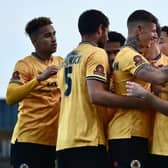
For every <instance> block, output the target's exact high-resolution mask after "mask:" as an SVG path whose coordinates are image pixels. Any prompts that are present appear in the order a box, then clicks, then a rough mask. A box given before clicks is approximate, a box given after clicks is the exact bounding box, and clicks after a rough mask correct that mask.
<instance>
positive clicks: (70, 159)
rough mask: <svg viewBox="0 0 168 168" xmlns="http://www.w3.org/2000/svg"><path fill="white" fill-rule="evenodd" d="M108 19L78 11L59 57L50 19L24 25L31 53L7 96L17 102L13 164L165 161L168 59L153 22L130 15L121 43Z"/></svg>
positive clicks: (105, 167)
mask: <svg viewBox="0 0 168 168" xmlns="http://www.w3.org/2000/svg"><path fill="white" fill-rule="evenodd" d="M109 24H110V23H109V19H108V17H107V16H106V15H105V14H104V13H102V12H101V11H99V10H87V11H84V12H83V13H82V14H81V15H80V17H79V20H78V29H79V33H80V35H81V41H80V43H79V44H78V45H77V46H76V48H75V49H73V50H72V51H70V52H69V54H67V56H66V57H65V58H64V59H63V58H62V57H59V56H53V55H52V54H53V53H54V52H55V51H56V47H57V42H56V38H55V34H56V31H55V29H54V27H53V26H52V22H51V20H50V19H49V18H47V17H39V18H35V19H33V20H31V21H30V22H28V24H27V25H26V29H25V30H26V33H27V34H28V35H29V37H30V39H31V41H32V44H33V45H34V48H35V51H34V52H32V53H31V54H30V55H29V56H26V57H25V58H23V59H22V60H19V61H18V62H17V63H16V65H15V68H14V72H13V75H12V78H11V80H10V83H9V86H8V88H7V96H6V100H7V102H8V103H9V104H14V103H19V108H18V120H17V123H16V126H15V129H14V132H13V135H12V140H11V165H12V166H13V167H14V168H22V167H25V168H54V167H55V163H56V162H55V160H57V166H58V168H86V167H87V168H129V167H133V168H135V167H137V168H138V167H139V168H140V167H141V168H151V167H152V168H155V167H156V168H163V167H167V166H168V147H167V145H168V142H167V138H168V132H167V131H166V130H167V129H166V128H167V124H166V121H167V120H168V119H167V116H166V115H167V113H168V112H167V109H168V102H167V101H166V100H162V99H167V100H168V88H167V86H166V84H167V82H168V67H167V65H168V56H166V55H165V54H163V53H162V48H163V42H162V47H160V34H161V33H162V30H161V28H160V25H159V22H158V19H157V18H156V17H155V16H154V15H153V14H152V13H150V12H148V11H145V10H136V11H134V12H133V13H131V14H130V16H129V17H128V19H127V28H128V37H127V39H126V42H125V38H124V36H123V35H122V34H120V33H118V32H109ZM162 41H163V40H162ZM164 51H165V50H164ZM154 94H155V95H156V96H155V95H154ZM159 97H160V98H159Z"/></svg>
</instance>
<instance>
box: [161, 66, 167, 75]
mask: <svg viewBox="0 0 168 168" xmlns="http://www.w3.org/2000/svg"><path fill="white" fill-rule="evenodd" d="M161 71H162V72H164V73H166V74H168V65H167V66H164V68H162V69H161Z"/></svg>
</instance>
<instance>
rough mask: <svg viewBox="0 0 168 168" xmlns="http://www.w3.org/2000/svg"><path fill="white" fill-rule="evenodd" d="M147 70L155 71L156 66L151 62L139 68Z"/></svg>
mask: <svg viewBox="0 0 168 168" xmlns="http://www.w3.org/2000/svg"><path fill="white" fill-rule="evenodd" d="M140 70H141V71H144V72H145V71H147V72H155V71H156V68H154V67H153V66H152V65H150V64H143V65H141V66H140V67H139V68H138V71H140Z"/></svg>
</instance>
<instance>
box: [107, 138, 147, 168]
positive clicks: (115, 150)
mask: <svg viewBox="0 0 168 168" xmlns="http://www.w3.org/2000/svg"><path fill="white" fill-rule="evenodd" d="M109 155H110V162H111V163H110V164H111V167H113V168H130V167H131V164H135V165H137V164H140V165H141V168H146V167H147V162H148V158H149V153H148V140H147V139H146V138H141V137H132V138H129V139H113V140H110V141H109Z"/></svg>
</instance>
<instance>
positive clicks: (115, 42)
mask: <svg viewBox="0 0 168 168" xmlns="http://www.w3.org/2000/svg"><path fill="white" fill-rule="evenodd" d="M124 43H125V37H124V36H123V35H122V34H121V33H118V32H115V31H110V32H109V33H108V40H107V42H106V44H105V46H104V49H105V50H106V52H107V54H108V59H109V63H110V64H112V63H113V61H114V58H115V56H116V54H117V53H118V52H119V51H120V48H121V47H122V46H123V45H124Z"/></svg>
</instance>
